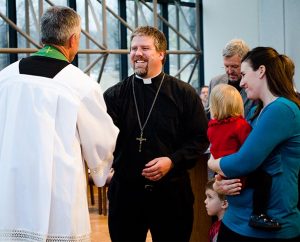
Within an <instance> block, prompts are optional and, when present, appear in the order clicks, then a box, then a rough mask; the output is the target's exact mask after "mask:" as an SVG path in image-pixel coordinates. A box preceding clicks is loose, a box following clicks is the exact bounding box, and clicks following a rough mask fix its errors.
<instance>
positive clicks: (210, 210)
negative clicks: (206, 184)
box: [204, 189, 225, 217]
mask: <svg viewBox="0 0 300 242" xmlns="http://www.w3.org/2000/svg"><path fill="white" fill-rule="evenodd" d="M205 195H206V199H205V200H204V203H205V207H206V211H207V214H208V215H209V216H214V215H216V216H218V217H219V215H220V214H221V213H222V212H223V211H224V209H225V207H224V203H225V202H224V201H222V200H220V198H219V196H218V193H216V192H215V191H214V190H211V189H206V191H205Z"/></svg>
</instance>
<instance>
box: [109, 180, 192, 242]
mask: <svg viewBox="0 0 300 242" xmlns="http://www.w3.org/2000/svg"><path fill="white" fill-rule="evenodd" d="M108 198H109V216H108V226H109V233H110V237H111V240H112V242H121V241H122V242H125V241H128V242H129V241H130V242H136V241H140V242H142V241H145V240H146V235H147V232H148V230H150V232H151V236H152V240H153V241H154V242H163V241H170V242H171V241H172V242H175V241H180V242H188V241H189V239H190V235H191V232H192V226H193V202H194V196H193V193H192V190H191V186H190V180H189V178H188V176H187V177H184V178H182V179H177V180H175V181H169V182H166V183H163V184H159V185H154V186H145V184H135V183H127V182H124V181H121V180H118V179H117V178H115V179H114V178H113V179H112V181H111V184H110V187H109V191H108Z"/></svg>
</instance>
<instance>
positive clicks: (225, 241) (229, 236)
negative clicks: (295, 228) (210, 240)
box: [217, 223, 300, 242]
mask: <svg viewBox="0 0 300 242" xmlns="http://www.w3.org/2000/svg"><path fill="white" fill-rule="evenodd" d="M217 241H218V242H233V241H234V242H244V241H248V242H253V241H265V242H266V241H272V242H281V241H282V242H286V241H290V242H292V241H293V242H300V236H299V237H296V238H292V239H260V238H253V237H247V236H243V235H240V234H237V233H235V232H233V231H232V230H230V229H229V228H228V227H227V226H226V225H225V224H223V223H221V226H220V230H219V234H218V239H217Z"/></svg>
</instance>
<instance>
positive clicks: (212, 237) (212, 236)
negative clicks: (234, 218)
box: [208, 220, 221, 242]
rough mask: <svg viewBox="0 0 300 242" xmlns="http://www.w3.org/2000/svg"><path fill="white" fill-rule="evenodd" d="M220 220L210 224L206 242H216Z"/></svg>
mask: <svg viewBox="0 0 300 242" xmlns="http://www.w3.org/2000/svg"><path fill="white" fill-rule="evenodd" d="M220 225H221V220H218V221H216V222H214V223H213V224H212V226H211V227H210V229H209V232H208V241H209V242H216V241H217V239H218V233H219V230H220Z"/></svg>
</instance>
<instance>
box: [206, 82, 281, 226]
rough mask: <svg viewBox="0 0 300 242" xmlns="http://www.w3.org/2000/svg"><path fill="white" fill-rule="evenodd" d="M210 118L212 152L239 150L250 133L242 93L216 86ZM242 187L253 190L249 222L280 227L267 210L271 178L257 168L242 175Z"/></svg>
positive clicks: (216, 155)
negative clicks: (246, 174)
mask: <svg viewBox="0 0 300 242" xmlns="http://www.w3.org/2000/svg"><path fill="white" fill-rule="evenodd" d="M209 103H210V112H211V118H212V119H211V120H210V121H209V123H208V130H207V136H208V139H209V141H210V143H211V146H210V152H211V154H212V155H213V157H214V158H215V159H218V158H220V157H223V156H226V155H229V154H232V153H235V152H237V151H238V150H239V149H240V147H241V146H242V144H243V143H244V141H245V140H246V138H247V136H248V135H249V133H250V132H251V129H252V128H251V126H250V124H249V123H248V122H247V121H246V120H245V118H244V105H243V100H242V97H241V95H240V93H239V92H238V91H237V89H236V88H234V87H233V86H230V85H228V84H219V85H217V86H215V87H214V88H213V89H212V91H211V94H210V102H209ZM240 180H241V183H242V189H243V188H244V187H245V186H248V187H251V188H253V189H254V193H253V214H252V216H251V217H250V220H249V225H250V226H252V227H255V228H258V229H265V230H278V229H280V228H281V226H280V224H279V223H278V222H277V221H276V220H274V219H272V218H270V217H269V216H268V215H267V213H266V211H267V207H268V201H269V194H270V190H271V186H272V177H271V176H270V175H269V174H268V173H266V172H265V171H263V170H262V169H261V168H258V169H257V170H256V171H254V172H253V173H251V174H250V175H249V176H247V178H246V177H241V178H240Z"/></svg>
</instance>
